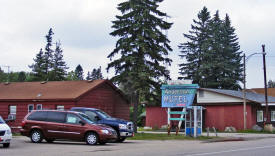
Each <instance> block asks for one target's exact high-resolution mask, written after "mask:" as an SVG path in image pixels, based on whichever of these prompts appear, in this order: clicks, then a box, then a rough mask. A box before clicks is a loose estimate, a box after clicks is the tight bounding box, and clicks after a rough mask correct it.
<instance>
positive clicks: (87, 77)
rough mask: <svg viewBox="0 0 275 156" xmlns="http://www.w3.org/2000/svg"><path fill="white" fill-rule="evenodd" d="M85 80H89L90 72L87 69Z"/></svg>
mask: <svg viewBox="0 0 275 156" xmlns="http://www.w3.org/2000/svg"><path fill="white" fill-rule="evenodd" d="M86 80H91V74H90V72H89V71H88V73H87V76H86Z"/></svg>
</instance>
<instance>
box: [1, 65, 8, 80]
mask: <svg viewBox="0 0 275 156" xmlns="http://www.w3.org/2000/svg"><path fill="white" fill-rule="evenodd" d="M6 80H7V79H6V74H5V72H4V70H2V69H1V67H0V82H5V81H6Z"/></svg>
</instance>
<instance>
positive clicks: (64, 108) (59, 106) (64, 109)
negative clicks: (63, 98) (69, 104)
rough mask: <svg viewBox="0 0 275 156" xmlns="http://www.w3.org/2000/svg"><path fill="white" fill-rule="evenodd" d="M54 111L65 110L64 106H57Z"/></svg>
mask: <svg viewBox="0 0 275 156" xmlns="http://www.w3.org/2000/svg"><path fill="white" fill-rule="evenodd" d="M58 107H63V108H62V109H60V108H58ZM56 110H65V106H64V105H57V106H56Z"/></svg>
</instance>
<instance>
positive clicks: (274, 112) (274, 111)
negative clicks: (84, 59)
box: [270, 110, 275, 121]
mask: <svg viewBox="0 0 275 156" xmlns="http://www.w3.org/2000/svg"><path fill="white" fill-rule="evenodd" d="M272 114H275V110H271V112H270V120H271V121H275V118H274V119H272V116H273V115H272Z"/></svg>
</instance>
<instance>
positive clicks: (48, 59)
mask: <svg viewBox="0 0 275 156" xmlns="http://www.w3.org/2000/svg"><path fill="white" fill-rule="evenodd" d="M53 34H54V33H53V31H52V28H50V30H49V32H48V34H47V35H46V36H45V37H46V40H47V44H46V47H45V53H44V55H43V59H44V64H43V72H44V73H46V75H47V80H48V79H49V72H50V71H51V69H52V67H53V50H52V36H53Z"/></svg>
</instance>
